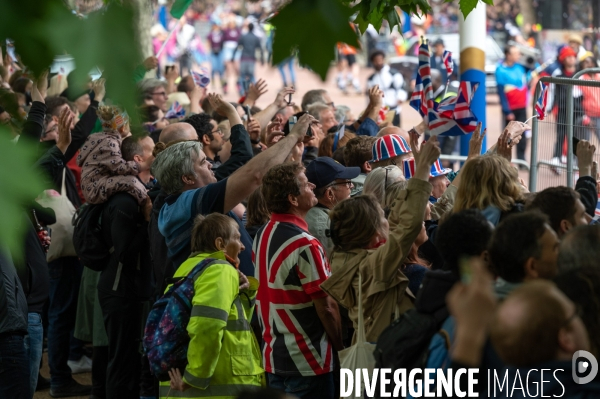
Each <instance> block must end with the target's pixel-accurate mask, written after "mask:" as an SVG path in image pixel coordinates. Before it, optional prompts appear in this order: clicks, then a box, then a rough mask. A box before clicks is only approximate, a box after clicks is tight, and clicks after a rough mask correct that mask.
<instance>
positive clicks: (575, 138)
mask: <svg viewBox="0 0 600 399" xmlns="http://www.w3.org/2000/svg"><path fill="white" fill-rule="evenodd" d="M578 144H579V139H578V138H577V137H573V155H575V156H577V145H578Z"/></svg>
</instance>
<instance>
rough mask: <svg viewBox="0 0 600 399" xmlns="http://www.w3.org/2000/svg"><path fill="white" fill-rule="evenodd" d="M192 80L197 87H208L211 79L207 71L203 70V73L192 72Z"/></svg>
mask: <svg viewBox="0 0 600 399" xmlns="http://www.w3.org/2000/svg"><path fill="white" fill-rule="evenodd" d="M192 78H193V79H194V84H195V85H196V86H200V87H207V86H208V85H209V84H210V78H209V77H208V72H207V71H206V70H205V69H203V70H202V73H199V72H196V71H192Z"/></svg>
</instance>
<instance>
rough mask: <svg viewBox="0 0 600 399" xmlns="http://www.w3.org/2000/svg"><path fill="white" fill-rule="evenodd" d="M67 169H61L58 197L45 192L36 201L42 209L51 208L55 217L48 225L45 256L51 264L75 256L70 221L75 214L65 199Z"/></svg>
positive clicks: (69, 202) (71, 205)
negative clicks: (49, 240)
mask: <svg viewBox="0 0 600 399" xmlns="http://www.w3.org/2000/svg"><path fill="white" fill-rule="evenodd" d="M66 172H67V168H66V167H65V168H64V169H63V177H62V186H61V189H60V195H58V196H57V195H56V194H55V193H56V191H54V190H46V191H44V192H43V193H42V195H41V197H39V198H38V199H37V202H38V204H40V205H41V206H43V207H44V208H51V209H52V210H53V211H54V213H55V215H56V223H54V224H51V225H49V226H48V227H49V228H50V229H51V239H52V240H51V243H50V248H48V253H47V254H46V260H47V261H48V262H51V261H53V260H55V259H58V258H62V257H65V256H77V253H76V252H75V248H74V247H73V229H74V227H73V224H72V223H71V219H72V218H73V215H74V214H75V207H74V206H73V204H72V203H71V201H69V198H68V197H67V189H66V188H65V176H66Z"/></svg>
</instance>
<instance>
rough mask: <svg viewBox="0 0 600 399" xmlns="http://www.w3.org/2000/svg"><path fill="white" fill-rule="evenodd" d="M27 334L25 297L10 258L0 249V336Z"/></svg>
mask: <svg viewBox="0 0 600 399" xmlns="http://www.w3.org/2000/svg"><path fill="white" fill-rule="evenodd" d="M5 334H21V335H25V334H27V299H25V293H24V292H23V287H22V286H21V282H20V281H19V277H18V276H17V271H16V269H15V266H14V264H13V262H12V259H11V257H10V256H9V255H7V254H6V252H4V251H0V336H1V335H5Z"/></svg>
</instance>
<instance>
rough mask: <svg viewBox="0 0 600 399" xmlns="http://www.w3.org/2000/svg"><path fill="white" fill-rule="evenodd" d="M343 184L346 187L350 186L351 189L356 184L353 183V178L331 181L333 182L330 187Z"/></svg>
mask: <svg viewBox="0 0 600 399" xmlns="http://www.w3.org/2000/svg"><path fill="white" fill-rule="evenodd" d="M341 185H345V186H346V187H348V188H350V189H351V188H352V187H354V184H352V181H351V180H346V181H344V182H336V183H331V184H330V185H329V187H333V186H341Z"/></svg>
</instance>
